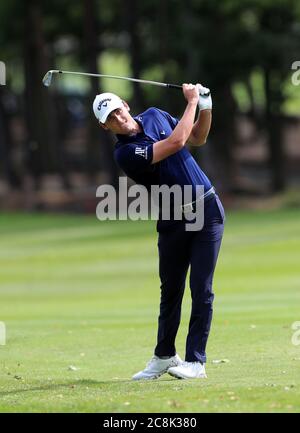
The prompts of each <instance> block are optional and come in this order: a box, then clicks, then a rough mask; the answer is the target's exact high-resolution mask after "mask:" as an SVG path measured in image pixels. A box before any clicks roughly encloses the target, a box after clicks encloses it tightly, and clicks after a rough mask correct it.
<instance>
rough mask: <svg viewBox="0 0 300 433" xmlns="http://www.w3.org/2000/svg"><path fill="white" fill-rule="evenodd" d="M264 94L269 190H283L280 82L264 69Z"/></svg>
mask: <svg viewBox="0 0 300 433" xmlns="http://www.w3.org/2000/svg"><path fill="white" fill-rule="evenodd" d="M264 74H265V93H266V128H267V134H268V148H269V166H270V170H271V190H272V192H279V191H282V190H284V188H285V186H286V181H285V155H284V150H283V137H282V135H283V120H282V116H281V115H280V106H281V102H282V95H281V91H280V82H278V81H279V80H276V77H274V76H273V75H272V71H270V70H268V69H265V71H264Z"/></svg>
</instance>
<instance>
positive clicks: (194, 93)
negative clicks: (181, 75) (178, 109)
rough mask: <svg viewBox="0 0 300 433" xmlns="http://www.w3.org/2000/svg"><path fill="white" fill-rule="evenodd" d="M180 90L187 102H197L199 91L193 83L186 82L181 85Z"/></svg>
mask: <svg viewBox="0 0 300 433" xmlns="http://www.w3.org/2000/svg"><path fill="white" fill-rule="evenodd" d="M182 91H183V94H184V97H185V99H186V100H187V102H189V103H191V104H197V103H198V100H199V91H198V87H197V86H195V85H194V84H191V83H190V84H186V83H184V84H183V85H182Z"/></svg>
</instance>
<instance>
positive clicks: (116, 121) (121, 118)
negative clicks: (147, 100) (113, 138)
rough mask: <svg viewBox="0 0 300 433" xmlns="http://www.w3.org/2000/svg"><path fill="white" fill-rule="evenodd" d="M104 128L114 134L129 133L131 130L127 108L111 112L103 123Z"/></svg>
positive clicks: (130, 119)
mask: <svg viewBox="0 0 300 433" xmlns="http://www.w3.org/2000/svg"><path fill="white" fill-rule="evenodd" d="M105 126H106V127H107V128H108V129H110V130H111V131H112V132H113V133H114V134H128V133H130V132H131V129H132V117H131V116H130V114H129V112H128V108H127V107H126V106H123V107H122V108H117V109H116V110H114V111H112V112H111V113H110V114H109V116H108V118H107V120H106V122H105Z"/></svg>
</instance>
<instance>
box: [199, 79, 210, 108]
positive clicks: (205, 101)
mask: <svg viewBox="0 0 300 433" xmlns="http://www.w3.org/2000/svg"><path fill="white" fill-rule="evenodd" d="M196 86H197V88H198V92H199V100H198V107H199V110H200V111H201V110H211V109H212V99H211V93H210V90H209V89H208V88H207V87H204V86H202V85H201V84H199V83H197V84H196Z"/></svg>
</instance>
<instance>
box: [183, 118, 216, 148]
mask: <svg viewBox="0 0 300 433" xmlns="http://www.w3.org/2000/svg"><path fill="white" fill-rule="evenodd" d="M211 118H212V114H211V110H201V111H200V114H199V116H198V119H197V121H196V122H195V123H194V126H193V128H192V132H191V134H190V136H189V138H188V142H189V144H191V145H192V146H202V145H203V144H205V143H206V139H207V136H208V134H209V131H210V127H211Z"/></svg>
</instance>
